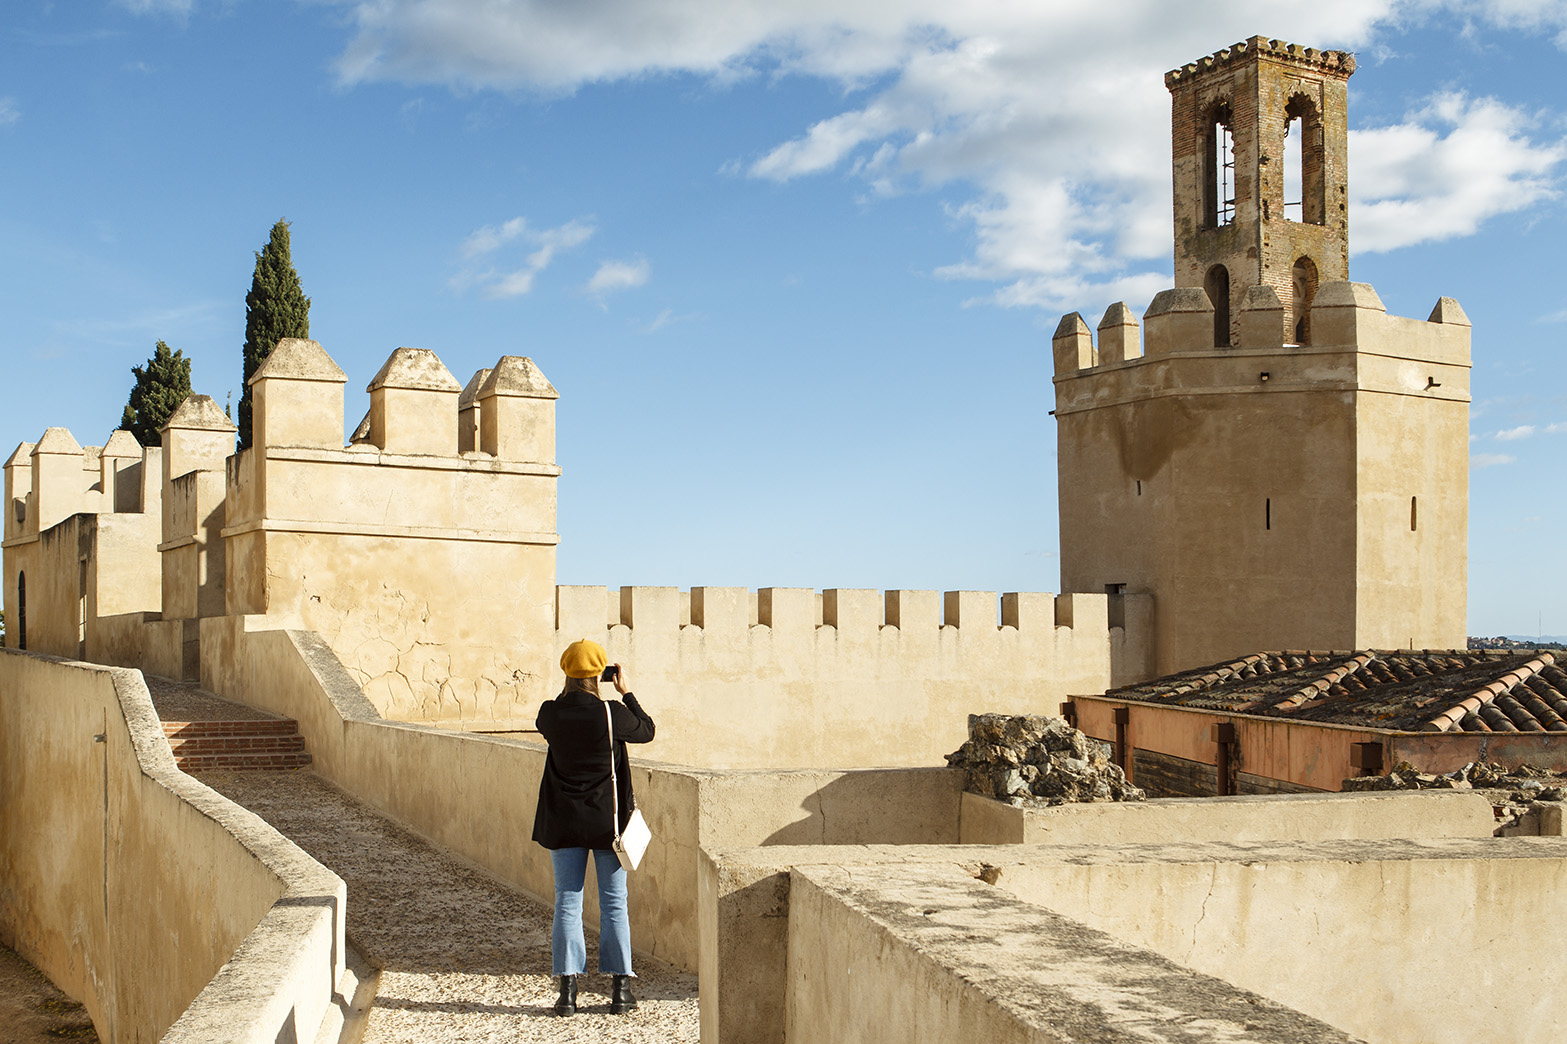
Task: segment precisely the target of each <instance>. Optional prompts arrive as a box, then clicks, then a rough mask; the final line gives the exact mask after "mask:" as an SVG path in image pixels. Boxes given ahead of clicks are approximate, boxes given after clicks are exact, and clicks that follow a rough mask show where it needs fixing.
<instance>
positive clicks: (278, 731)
mask: <svg viewBox="0 0 1567 1044" xmlns="http://www.w3.org/2000/svg"><path fill="white" fill-rule="evenodd" d="M298 733H299V723H298V722H297V721H295V720H294V719H292V718H282V719H279V720H277V721H166V722H164V723H163V734H164V735H165V736H167V737H169V739H171V740H172V739H175V738H179V739H198V738H200V737H203V736H294V735H298Z"/></svg>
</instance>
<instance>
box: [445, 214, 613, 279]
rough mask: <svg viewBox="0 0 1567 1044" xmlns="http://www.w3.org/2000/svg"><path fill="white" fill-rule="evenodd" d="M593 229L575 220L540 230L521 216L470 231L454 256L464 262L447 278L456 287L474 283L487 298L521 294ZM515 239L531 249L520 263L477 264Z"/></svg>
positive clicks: (585, 240) (589, 235)
mask: <svg viewBox="0 0 1567 1044" xmlns="http://www.w3.org/2000/svg"><path fill="white" fill-rule="evenodd" d="M594 231H595V229H594V227H593V226H592V225H591V224H588V223H587V222H584V221H577V220H572V221H568V222H566V223H565V224H564V225H561V226H559V227H557V228H544V229H533V228H529V227H528V221H527V219H526V218H522V217H515V218H512V219H511V220H509V221H505V222H502V223H501V224H499V225H485V226H484V227H483V228H479V229H476V230H475V231H473V232H472V233H470V234H469V236H468V238H467V239H465V240H463V243H462V246H460V247H459V248H458V251H457V252H458V255H459V256H460V257H461V258H462V259H463V261H464V262H466V263H465V264H464V266H463V267H462V268H461V269H459V270H458V272H457V274H456V275H454V276H453V277H452V278H451V285H452V286H453V287H454V288H456V289H458V290H463V289H466V288H467V287H470V286H476V287H478V288H479V292H480V293H481V294H483V295H484V296H485V297H489V298H509V297H521V296H522V295H523V294H526V293H529V292H530V291H532V289H533V279H534V277H535V276H537V275H538V274H539V273H540V272H542V271H544V269H546V268H548V267H549V265H550V262H551V261H553V260H555V255H556V254H558V253H559V252H561V251H562V250H570V249H571V248H572V247H575V246H581V245H582V244H583V243H585V242H587V241H588V240H589V239H590V238H592V236H593V233H594ZM518 240H520V241H522V242H523V243H526V244H528V245H529V246H532V247H533V248H534V249H533V250H532V251H531V252H530V253H528V254H527V255H526V256H525V257H524V258H523V259H522V264H521V265H518V266H515V267H509V268H507V269H501V268H498V267H497V265H496V264H495V263H494V262H492V263H491V264H490V266H489V267H487V268H484V269H480V268H478V267H477V265H476V262H477V260H478V259H481V258H489V257H491V255H495V254H498V253H501V252H502V250H503V248H504V247H506V246H507V245H508V244H510V243H512V242H514V241H518Z"/></svg>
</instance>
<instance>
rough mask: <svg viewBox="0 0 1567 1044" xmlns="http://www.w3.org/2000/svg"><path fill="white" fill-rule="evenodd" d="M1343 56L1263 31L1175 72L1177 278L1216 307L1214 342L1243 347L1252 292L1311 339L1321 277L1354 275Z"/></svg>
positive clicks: (1289, 328) (1348, 69) (1288, 330)
mask: <svg viewBox="0 0 1567 1044" xmlns="http://www.w3.org/2000/svg"><path fill="white" fill-rule="evenodd" d="M1354 71H1355V58H1354V56H1353V55H1351V54H1346V53H1345V52H1343V51H1318V50H1315V49H1313V48H1310V47H1297V46H1295V45H1294V44H1285V43H1280V42H1279V41H1277V40H1264V39H1263V38H1262V37H1260V36H1254V37H1252V38H1251V39H1250V40H1247V41H1246V42H1245V43H1239V44H1236V45H1235V46H1234V47H1231V48H1230V49H1228V50H1225V51H1220V52H1219V53H1218V54H1215V55H1211V56H1210V57H1207V58H1204V59H1202V60H1201V61H1197V62H1192V63H1190V64H1188V65H1185V66H1182V67H1181V68H1179V69H1175V70H1173V71H1171V72H1169V73H1166V74H1165V77H1164V84H1165V86H1166V87H1168V88H1169V90H1170V95H1171V106H1170V147H1171V153H1172V159H1173V161H1174V162H1173V173H1174V190H1175V285H1176V286H1177V287H1189V286H1195V287H1201V288H1203V289H1204V290H1206V291H1207V292H1208V297H1209V298H1210V299H1211V300H1212V301H1213V304H1214V326H1215V329H1214V344H1215V345H1230V344H1234V343H1235V340H1234V338H1235V337H1236V336H1238V333H1239V331H1238V330H1237V329H1236V323H1238V322H1239V313H1240V306H1241V301H1242V298H1243V296H1244V295H1245V293H1246V290H1247V288H1248V287H1252V286H1257V285H1259V284H1261V285H1266V286H1271V287H1273V289H1274V290H1276V291H1277V292H1278V295H1279V300H1280V301H1281V302H1283V305H1284V317H1283V323H1284V341H1285V343H1293V344H1309V343H1311V330H1310V319H1309V315H1310V307H1311V299H1312V297H1313V296H1314V295H1315V294H1316V291H1317V287H1318V286H1319V285H1321V284H1322V283H1332V282H1342V281H1343V280H1346V279H1348V278H1349V212H1348V188H1349V165H1348V148H1347V143H1348V128H1347V126H1346V122H1345V118H1346V114H1347V104H1346V99H1347V90H1348V86H1349V77H1350V74H1352V73H1353V72H1354Z"/></svg>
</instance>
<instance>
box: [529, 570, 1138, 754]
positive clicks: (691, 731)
mask: <svg viewBox="0 0 1567 1044" xmlns="http://www.w3.org/2000/svg"><path fill="white" fill-rule="evenodd" d="M998 607H999V613H998ZM1112 610H1113V612H1112ZM1150 614H1151V600H1150V599H1149V598H1148V597H1147V596H1116V598H1115V600H1114V602H1113V604H1112V600H1111V598H1110V597H1109V596H1106V595H1103V594H1097V595H1088V594H1071V595H1065V594H1064V595H1050V594H1029V593H1020V594H1014V593H1008V594H1003V595H1001V596H999V598H998V596H997V594H996V593H995V592H992V591H948V592H944V593H941V592H936V591H886V592H882V591H872V590H827V591H822V592H820V593H818V592H816V591H813V590H810V589H807V588H763V589H761V590H760V591H756V592H751V591H749V590H747V589H746V588H730V587H725V588H713V587H697V588H692V589H691V590H690V591H689V592H682V591H680V590H679V589H678V588H674V587H623V588H621V589H620V590H619V591H618V592H615V591H611V590H609V589H607V588H602V587H560V588H557V593H556V638H555V644H556V647H557V648H564V647H565V645H567V644H568V643H570V642H572V641H575V640H577V639H578V638H591V639H593V640H594V641H597V642H599V643H601V644H602V645H604V647H605V648H606V649H607V650H608V651H609V655H610V659H611V661H618V662H623V663H625V664H626V665H627V669H628V671H630V672H631V676H632V678H633V681H634V686H635V688H636V689H637V691H638V695H639V696H640V695H644V694H645V695H646V697H647V700H646V702H647V705H648V707H649V709H650V710H651V712H652V713H653V715H654V716H655V718H657V720H658V722H659V735H658V738H657V739H656V740H654V742H653V744H652V745H651V746H650V748H649V755H650V756H652V757H657V758H660V759H663V760H666V761H673V762H679V763H680V764H685V765H699V766H702V767H704V768H786V767H797V766H833V765H933V764H940V763H941V759H942V756H943V755H945V754H947V753H949V752H951V751H953V750H956V749H957V748H958V747H959V746H961V745H962V743H963V741H964V739H966V738H967V729H968V715H969V714H971V713H983V712H996V713H1005V714H1041V713H1055V711H1056V708H1057V706H1058V705H1059V704H1060V702H1061V701H1062V700H1063V699H1067V698H1069V694H1071V693H1076V692H1102V691H1104V690H1105V689H1107V688H1109V687H1111V685H1113V684H1121V681H1120V680H1119V679H1121V678H1128V679H1129V678H1131V677H1133V676H1141V675H1140V673H1139V672H1141V671H1143V670H1144V669H1145V667H1146V659H1147V657H1146V650H1144V649H1143V648H1142V644H1141V643H1142V642H1143V640H1144V639H1143V636H1144V635H1146V634H1147V633H1149V631H1148V627H1147V621H1148V619H1149V617H1150ZM1112 616H1114V619H1113V620H1112V618H1111V617H1112ZM889 736H896V737H897V741H896V742H895V743H889V742H888V741H887V740H888V737H889Z"/></svg>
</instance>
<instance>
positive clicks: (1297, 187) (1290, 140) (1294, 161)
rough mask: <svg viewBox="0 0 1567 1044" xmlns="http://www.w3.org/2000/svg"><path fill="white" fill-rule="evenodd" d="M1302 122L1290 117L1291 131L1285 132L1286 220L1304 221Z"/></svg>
mask: <svg viewBox="0 0 1567 1044" xmlns="http://www.w3.org/2000/svg"><path fill="white" fill-rule="evenodd" d="M1300 131H1301V121H1300V120H1299V119H1298V118H1297V117H1294V116H1291V117H1290V120H1289V129H1288V130H1286V131H1285V132H1284V220H1285V221H1304V220H1305V218H1304V216H1303V215H1302V213H1301V177H1300V175H1301V160H1302V158H1303V156H1304V153H1303V152H1302V151H1301V147H1300Z"/></svg>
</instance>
